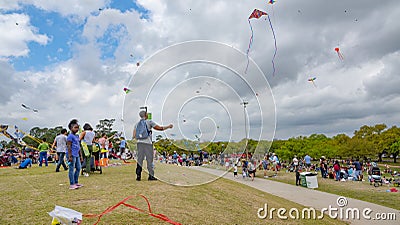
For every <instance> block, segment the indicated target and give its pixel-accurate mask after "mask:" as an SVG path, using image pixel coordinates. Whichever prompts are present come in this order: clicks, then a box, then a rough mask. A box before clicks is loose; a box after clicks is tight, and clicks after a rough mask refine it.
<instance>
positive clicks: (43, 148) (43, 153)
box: [38, 138, 50, 167]
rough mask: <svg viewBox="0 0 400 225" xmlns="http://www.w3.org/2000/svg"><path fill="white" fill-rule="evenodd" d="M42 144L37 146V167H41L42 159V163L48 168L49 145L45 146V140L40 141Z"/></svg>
mask: <svg viewBox="0 0 400 225" xmlns="http://www.w3.org/2000/svg"><path fill="white" fill-rule="evenodd" d="M42 140H43V142H42V143H40V144H39V146H38V149H39V152H40V153H39V166H40V167H42V162H43V159H44V162H45V164H46V166H49V164H48V162H47V152H48V151H49V149H50V147H49V144H47V142H46V138H43V139H42Z"/></svg>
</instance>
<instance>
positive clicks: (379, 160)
mask: <svg viewBox="0 0 400 225" xmlns="http://www.w3.org/2000/svg"><path fill="white" fill-rule="evenodd" d="M382 155H383V153H379V154H378V157H379V159H378V162H382Z"/></svg>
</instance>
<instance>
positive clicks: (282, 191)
mask: <svg viewBox="0 0 400 225" xmlns="http://www.w3.org/2000/svg"><path fill="white" fill-rule="evenodd" d="M194 169H196V170H200V171H203V172H207V173H210V174H213V175H216V176H222V175H223V173H225V171H221V170H216V169H210V168H204V167H195V168H194ZM223 177H224V178H225V179H228V180H232V181H236V182H238V183H242V184H245V185H247V186H250V187H253V188H256V189H258V190H261V191H264V192H266V193H270V194H272V195H275V196H278V197H281V198H284V199H287V200H289V201H292V202H295V203H298V204H300V205H304V206H306V207H307V208H308V207H313V208H315V209H316V210H321V209H323V208H328V207H329V206H331V207H332V208H338V209H339V210H338V211H336V212H340V211H343V215H342V218H343V220H344V221H348V222H350V223H351V224H356V225H358V224H382V225H383V224H397V225H400V211H399V210H396V209H392V208H388V207H385V206H381V205H377V204H373V203H369V202H365V201H360V200H357V199H353V198H345V199H341V200H342V202H345V200H347V205H346V206H345V207H343V208H341V207H339V205H338V202H337V201H338V198H339V197H341V196H339V195H335V194H330V193H326V192H321V191H318V190H313V189H308V188H304V187H300V186H294V185H290V184H285V183H281V182H277V181H272V180H268V179H263V178H255V179H254V181H251V180H250V179H248V180H247V179H246V180H244V179H243V178H242V177H241V176H239V178H233V174H232V173H227V174H225V175H224V176H223ZM390 194H399V193H388V196H389V195H390ZM371 198H373V196H371ZM266 203H267V202H266ZM399 204H400V203H399ZM260 207H262V206H260ZM347 208H357V209H358V210H359V212H360V219H347V220H346V219H345V217H346V213H345V212H346V209H347ZM367 208H369V209H371V213H370V214H368V212H366V215H369V216H370V217H371V219H370V220H368V219H366V218H364V216H363V210H364V209H367ZM340 209H343V210H340ZM287 210H289V209H287ZM327 213H328V212H326V213H325V214H326V215H329V214H327ZM334 213H335V211H332V214H331V215H335V214H334ZM377 213H383V214H379V215H378V214H377ZM388 213H392V215H389V214H388ZM384 214H385V215H384ZM275 215H276V214H275ZM286 215H288V213H286ZM317 215H320V213H317ZM348 215H349V216H350V217H351V218H352V217H353V216H352V214H351V213H348ZM393 215H395V219H392V220H377V219H375V218H377V217H379V216H382V217H383V216H386V217H388V216H392V217H393ZM338 218H340V214H339V216H338Z"/></svg>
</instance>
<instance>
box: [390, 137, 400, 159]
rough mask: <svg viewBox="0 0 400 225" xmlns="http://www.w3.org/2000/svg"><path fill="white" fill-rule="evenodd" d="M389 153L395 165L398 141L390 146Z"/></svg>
mask: <svg viewBox="0 0 400 225" xmlns="http://www.w3.org/2000/svg"><path fill="white" fill-rule="evenodd" d="M389 153H390V154H392V156H393V162H394V163H396V162H397V160H396V158H397V156H398V155H399V153H400V140H398V141H396V142H394V143H393V144H392V145H390V148H389Z"/></svg>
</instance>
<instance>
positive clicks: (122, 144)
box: [119, 137, 126, 157]
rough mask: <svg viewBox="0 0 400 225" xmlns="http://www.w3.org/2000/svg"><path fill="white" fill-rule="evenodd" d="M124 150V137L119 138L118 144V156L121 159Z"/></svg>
mask: <svg viewBox="0 0 400 225" xmlns="http://www.w3.org/2000/svg"><path fill="white" fill-rule="evenodd" d="M125 149H126V141H125V138H124V137H121V142H120V143H119V156H121V157H122V154H124V153H125Z"/></svg>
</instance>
